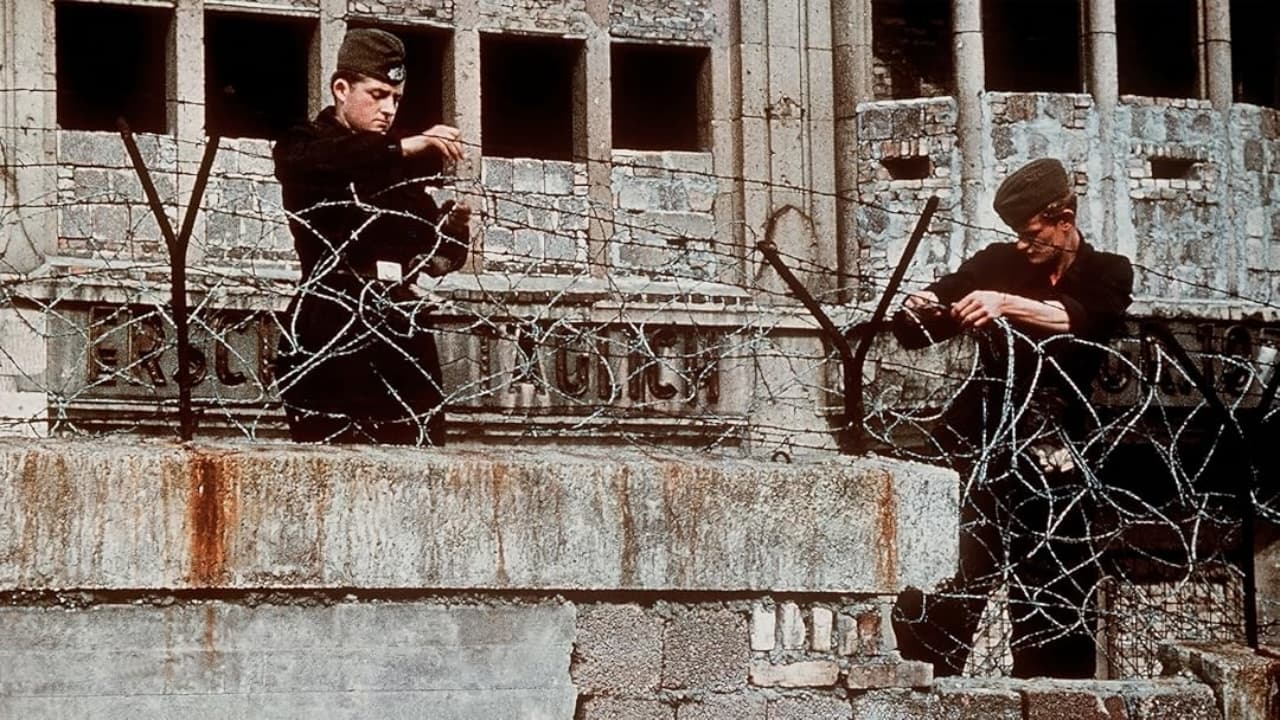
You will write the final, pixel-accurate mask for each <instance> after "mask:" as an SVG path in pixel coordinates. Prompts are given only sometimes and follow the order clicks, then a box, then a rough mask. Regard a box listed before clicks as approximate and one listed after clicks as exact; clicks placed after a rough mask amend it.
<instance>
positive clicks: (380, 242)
mask: <svg viewBox="0 0 1280 720" xmlns="http://www.w3.org/2000/svg"><path fill="white" fill-rule="evenodd" d="M273 155H274V158H275V165H276V177H277V178H278V179H279V180H280V184H281V189H282V194H283V201H284V207H285V210H286V211H288V213H289V227H290V230H291V232H292V233H293V239H294V247H295V248H296V250H297V252H298V258H299V260H300V261H301V265H302V280H301V282H300V284H299V288H298V293H297V295H296V296H295V297H294V300H293V302H292V303H291V304H290V307H289V311H288V312H287V313H286V315H285V318H284V328H283V330H284V331H283V334H282V338H281V343H280V357H279V360H278V362H277V373H276V374H277V378H276V382H277V385H278V387H279V389H280V393H281V395H282V397H283V398H284V400H285V402H286V403H290V404H292V405H293V406H295V407H302V408H307V409H309V410H314V411H319V412H325V413H332V414H338V415H346V416H350V417H354V418H362V419H373V420H387V419H406V418H407V419H409V420H410V421H412V420H413V419H415V418H417V417H419V416H421V415H422V414H424V413H428V412H430V411H432V410H433V409H435V408H437V407H438V406H439V405H440V403H441V401H442V397H443V392H442V389H441V378H440V364H439V360H438V358H437V354H436V347H435V341H434V340H433V338H432V336H431V333H430V332H429V326H428V324H427V321H426V317H425V313H424V312H423V306H422V303H421V302H420V301H416V300H415V298H414V295H413V294H412V293H410V292H409V291H408V289H407V286H408V284H409V283H412V282H413V281H414V280H415V279H416V276H417V271H418V270H419V269H421V268H422V266H423V263H424V262H425V261H426V260H427V259H428V258H430V257H431V256H433V255H438V256H444V257H447V258H449V259H451V260H452V261H454V263H455V266H456V265H457V264H460V263H461V262H462V260H464V259H465V258H466V255H467V248H468V240H469V239H468V238H465V237H464V238H450V237H447V236H443V235H441V234H439V233H437V232H436V229H435V224H436V223H437V221H438V220H439V219H440V211H439V208H437V207H436V205H435V203H434V202H433V200H432V199H431V196H430V195H428V194H427V193H426V192H425V190H426V185H427V183H428V181H427V180H425V179H426V178H430V177H432V176H435V175H437V174H438V171H439V160H438V159H434V161H433V162H432V161H426V162H424V161H420V160H410V159H406V158H404V157H403V156H402V155H401V153H400V144H399V140H398V139H397V138H395V137H393V136H388V135H382V134H378V133H371V132H358V131H352V130H350V129H348V128H346V127H345V126H343V125H342V124H341V123H339V122H338V120H337V118H336V115H335V112H334V109H333V108H332V107H329V108H326V109H325V110H323V111H321V112H320V114H319V115H317V116H316V118H315V120H314V121H312V122H310V123H307V124H305V125H302V126H300V127H297V128H294V129H293V130H291V131H289V132H288V133H287V134H285V135H284V136H283V137H282V138H281V139H280V140H279V141H278V142H277V143H276V146H275V148H274V151H273ZM379 261H382V262H385V263H395V264H398V265H399V266H400V271H401V275H402V280H401V281H399V282H396V281H379V280H377V279H376V278H377V271H378V267H377V266H378V263H379Z"/></svg>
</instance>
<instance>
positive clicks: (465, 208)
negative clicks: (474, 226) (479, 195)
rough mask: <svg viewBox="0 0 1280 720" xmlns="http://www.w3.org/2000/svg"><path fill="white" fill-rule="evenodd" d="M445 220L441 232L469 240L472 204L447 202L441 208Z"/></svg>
mask: <svg viewBox="0 0 1280 720" xmlns="http://www.w3.org/2000/svg"><path fill="white" fill-rule="evenodd" d="M440 210H441V212H443V213H444V222H442V223H441V224H440V232H442V233H444V234H445V235H448V236H449V237H451V238H453V239H454V240H459V241H461V242H467V240H468V239H469V238H470V237H471V227H470V226H471V206H470V205H468V204H466V203H465V202H457V203H455V202H452V201H450V202H446V203H445V204H444V205H443V206H442V207H441V208H440Z"/></svg>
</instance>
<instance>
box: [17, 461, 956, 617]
mask: <svg viewBox="0 0 1280 720" xmlns="http://www.w3.org/2000/svg"><path fill="white" fill-rule="evenodd" d="M957 498H958V484H957V482H956V478H955V475H954V473H952V472H951V471H949V470H942V469H938V468H932V467H928V466H923V465H918V464H913V463H906V462H899V461H893V460H887V459H881V458H874V457H861V458H848V459H838V460H827V461H822V462H817V461H815V462H810V463H801V462H797V463H796V464H779V463H767V464H766V463H753V462H749V461H744V460H732V459H719V458H710V457H707V456H704V455H697V454H693V453H690V454H688V455H675V454H641V453H640V452H638V451H623V452H619V451H616V450H615V451H612V452H609V453H603V452H601V453H592V452H588V451H573V452H555V451H547V450H541V449H540V450H521V449H519V448H513V447H502V448H497V447H495V448H492V449H486V450H484V451H476V450H460V449H451V450H414V449H394V450H393V449H384V448H372V447H360V448H336V447H318V446H317V447H308V446H297V445H285V444H275V445H272V444H260V445H244V444H241V445H235V444H221V445H213V444H209V445H203V444H202V445H179V444H173V443H163V442H143V441H121V440H114V441H110V442H106V441H102V442H90V441H83V440H81V441H57V440H50V441H43V442H37V443H31V442H16V441H11V442H2V443H0V591H10V590H64V589H132V590H146V589H164V588H223V589H258V588H307V587H330V588H343V587H354V588H448V589H468V588H475V589H515V590H613V589H632V590H700V591H724V592H733V591H747V590H751V591H760V590H766V591H807V592H840V593H850V594H862V593H865V594H892V593H895V592H896V591H898V590H899V589H900V588H902V587H904V586H906V585H915V586H919V587H931V586H933V585H934V584H936V583H937V582H938V581H940V580H941V579H943V578H945V577H948V576H950V575H951V574H952V573H953V572H954V568H955V565H956V537H957V530H956V523H957V518H958V514H957V513H958V511H957V502H958V500H957Z"/></svg>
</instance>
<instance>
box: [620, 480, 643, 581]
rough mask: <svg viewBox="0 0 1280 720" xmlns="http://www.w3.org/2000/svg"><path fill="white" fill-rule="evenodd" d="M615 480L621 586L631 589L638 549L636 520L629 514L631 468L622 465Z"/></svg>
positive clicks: (634, 578) (634, 577) (634, 576)
mask: <svg viewBox="0 0 1280 720" xmlns="http://www.w3.org/2000/svg"><path fill="white" fill-rule="evenodd" d="M617 478H618V509H619V511H620V512H621V514H622V518H621V519H622V558H621V565H622V566H621V570H622V586H623V587H632V586H634V585H635V584H636V560H637V558H638V556H639V548H638V547H637V546H636V519H635V517H634V516H633V515H632V514H631V468H630V467H629V466H627V465H623V466H622V468H621V469H620V470H619V472H618V475H617Z"/></svg>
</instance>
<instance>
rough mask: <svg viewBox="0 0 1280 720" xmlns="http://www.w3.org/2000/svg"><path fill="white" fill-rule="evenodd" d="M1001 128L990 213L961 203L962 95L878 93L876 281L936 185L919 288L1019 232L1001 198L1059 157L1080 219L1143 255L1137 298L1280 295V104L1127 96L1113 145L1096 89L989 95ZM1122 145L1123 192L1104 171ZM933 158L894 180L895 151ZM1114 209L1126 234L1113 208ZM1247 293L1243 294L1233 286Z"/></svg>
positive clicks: (991, 119)
mask: <svg viewBox="0 0 1280 720" xmlns="http://www.w3.org/2000/svg"><path fill="white" fill-rule="evenodd" d="M986 98H987V106H986V107H987V110H986V113H985V117H984V124H985V127H986V130H987V132H988V134H989V136H990V138H991V143H990V146H989V150H988V152H990V153H991V155H990V157H989V158H987V159H986V160H985V162H984V164H985V166H986V170H985V173H986V175H985V177H984V183H983V191H982V197H981V198H980V201H979V203H978V213H979V214H978V216H977V217H975V218H972V219H971V220H970V225H969V227H967V228H966V227H964V226H962V224H960V223H952V222H950V219H952V218H956V217H957V216H958V215H959V214H960V212H961V211H960V207H959V203H958V199H957V198H955V197H953V196H958V194H959V179H958V177H957V176H958V173H959V166H958V163H959V160H958V157H955V156H954V153H953V152H952V150H953V149H954V137H955V135H954V133H955V119H954V118H955V110H954V104H953V101H952V100H950V99H949V98H939V99H931V100H900V101H891V102H873V103H865V104H863V105H861V106H859V108H858V148H859V206H858V208H857V213H858V228H859V231H860V233H861V237H860V243H861V253H862V257H861V264H860V267H861V268H865V269H864V270H862V272H863V273H864V274H866V275H869V276H870V278H871V280H872V283H873V285H874V281H875V279H876V278H883V277H885V276H886V274H887V272H888V270H889V269H890V268H891V267H892V264H893V263H896V261H897V258H898V255H899V253H900V252H901V250H900V248H901V247H902V246H903V244H905V239H906V237H907V236H908V235H909V233H910V230H911V227H912V226H913V224H914V221H915V218H916V217H917V216H918V214H919V212H920V209H921V208H922V207H923V205H924V199H925V198H927V197H928V196H929V195H930V194H935V193H936V194H938V195H939V196H940V197H941V198H942V204H941V206H940V208H939V212H938V216H937V219H935V222H934V226H933V227H932V228H931V233H930V235H929V236H928V237H927V239H926V243H925V244H924V245H923V246H922V248H921V249H920V251H919V252H918V254H917V256H916V259H915V261H914V264H913V265H912V267H911V270H910V272H909V275H908V278H907V281H906V285H905V287H906V288H908V289H909V288H910V287H912V286H913V285H915V286H918V285H919V284H921V283H925V282H928V281H929V280H931V279H932V278H934V277H936V276H937V275H939V274H942V273H944V272H948V271H950V270H953V269H954V268H955V267H956V266H957V265H958V264H959V263H960V262H961V261H962V260H963V259H964V258H966V257H968V256H969V255H971V254H972V253H973V252H975V251H977V250H978V249H980V248H981V247H984V246H985V245H987V244H990V243H993V242H1006V241H1009V240H1012V239H1013V235H1012V233H1011V232H1010V231H1009V229H1008V228H1006V227H1005V226H1004V225H1003V224H1002V223H1001V222H1000V220H999V218H998V217H997V216H996V215H995V213H994V211H993V210H992V209H991V198H992V197H993V196H994V194H995V189H996V188H997V187H998V186H999V183H1000V181H1001V180H1003V179H1004V177H1006V176H1007V175H1008V173H1009V172H1011V171H1012V170H1014V169H1016V168H1017V167H1019V166H1020V165H1022V164H1023V163H1026V162H1029V161H1030V160H1032V159H1035V158H1038V157H1046V156H1048V157H1056V158H1059V159H1061V160H1062V161H1063V162H1064V164H1065V165H1066V166H1067V168H1068V171H1069V172H1071V173H1073V175H1074V183H1075V189H1076V192H1077V195H1078V197H1079V199H1080V206H1079V210H1078V218H1079V224H1080V227H1081V229H1082V230H1083V231H1084V233H1085V236H1086V238H1087V239H1088V240H1089V242H1090V243H1092V244H1093V245H1095V246H1096V247H1100V248H1102V249H1105V250H1111V251H1118V252H1121V253H1124V254H1126V255H1128V256H1130V258H1131V259H1132V260H1133V261H1134V264H1135V270H1136V279H1135V296H1136V297H1137V298H1138V299H1139V300H1140V301H1143V302H1146V303H1156V304H1161V305H1168V304H1177V303H1183V302H1187V301H1192V302H1198V301H1204V300H1217V301H1229V300H1231V299H1232V298H1233V297H1234V296H1235V295H1238V296H1240V297H1245V298H1249V299H1251V300H1256V301H1260V302H1264V303H1266V302H1274V301H1275V298H1276V297H1280V296H1277V295H1276V288H1277V283H1280V280H1278V279H1277V277H1278V276H1280V268H1278V267H1277V265H1276V259H1277V258H1278V257H1280V253H1278V252H1277V250H1276V248H1277V247H1278V245H1280V243H1278V241H1277V240H1276V238H1277V231H1278V229H1280V212H1276V211H1275V210H1272V209H1271V208H1273V207H1274V206H1275V204H1276V202H1277V195H1276V193H1277V183H1276V182H1275V181H1274V178H1275V177H1276V173H1277V168H1278V167H1280V150H1278V148H1280V144H1278V140H1277V136H1278V135H1280V120H1277V119H1276V118H1277V115H1278V113H1277V111H1275V110H1270V109H1266V108H1257V107H1252V106H1242V105H1237V106H1235V107H1233V109H1232V110H1231V112H1230V114H1229V115H1226V116H1224V115H1223V114H1222V113H1219V112H1217V111H1215V110H1213V108H1212V107H1211V106H1210V105H1209V103H1208V101H1202V100H1186V99H1172V100H1160V101H1157V100H1153V99H1150V98H1132V97H1126V98H1123V99H1122V102H1121V104H1120V106H1119V107H1118V108H1117V110H1116V119H1115V128H1116V129H1115V139H1114V143H1113V144H1111V145H1109V146H1104V145H1103V144H1102V143H1101V141H1100V139H1099V133H1100V128H1099V124H1100V119H1099V117H1098V112H1097V109H1096V108H1095V107H1094V104H1093V100H1092V98H1091V97H1090V96H1088V95H1080V94H1046V93H988V94H987V95H986ZM1107 155H1110V156H1111V157H1110V160H1111V162H1112V166H1113V167H1115V168H1116V169H1117V178H1116V179H1117V182H1116V185H1115V188H1114V191H1113V192H1114V194H1113V195H1110V196H1109V195H1108V194H1107V193H1108V191H1107V190H1106V188H1105V183H1104V182H1103V178H1102V172H1103V170H1102V167H1103V160H1104V158H1106V156H1107ZM925 156H927V157H928V160H929V166H928V167H929V176H928V177H926V178H924V179H913V180H909V181H903V180H894V179H893V178H892V177H891V175H890V172H889V170H888V169H886V168H885V167H884V166H883V164H884V161H885V159H886V158H888V159H890V160H892V159H893V158H896V157H925ZM1107 212H1110V213H1112V214H1113V216H1114V218H1115V224H1116V232H1115V236H1114V237H1106V236H1104V235H1103V217H1104V215H1105V214H1106V213H1107ZM1233 294H1234V295H1233Z"/></svg>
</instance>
